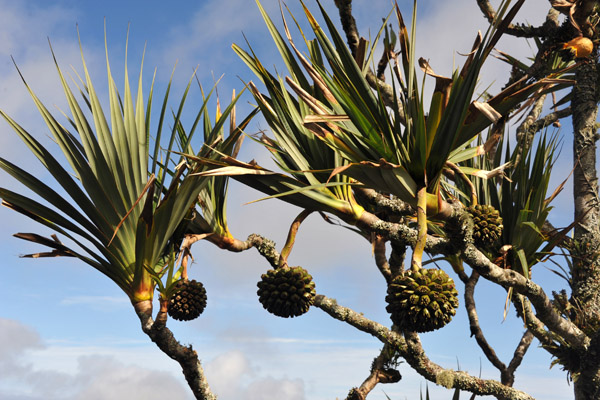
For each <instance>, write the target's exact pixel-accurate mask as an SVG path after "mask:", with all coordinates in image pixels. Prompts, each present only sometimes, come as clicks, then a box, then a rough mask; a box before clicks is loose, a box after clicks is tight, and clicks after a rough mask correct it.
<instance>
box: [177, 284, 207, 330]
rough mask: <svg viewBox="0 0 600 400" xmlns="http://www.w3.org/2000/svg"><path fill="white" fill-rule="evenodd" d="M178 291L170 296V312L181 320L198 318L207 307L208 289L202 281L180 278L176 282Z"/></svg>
mask: <svg viewBox="0 0 600 400" xmlns="http://www.w3.org/2000/svg"><path fill="white" fill-rule="evenodd" d="M175 289H176V291H175V292H174V293H173V294H172V295H171V297H170V298H169V309H168V313H169V315H170V316H171V318H174V319H176V320H179V321H190V320H192V319H196V318H198V316H200V314H202V311H204V309H205V308H206V289H204V285H203V284H202V283H201V282H197V281H195V280H191V281H188V280H180V281H179V282H177V283H176V284H175Z"/></svg>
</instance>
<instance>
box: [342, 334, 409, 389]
mask: <svg viewBox="0 0 600 400" xmlns="http://www.w3.org/2000/svg"><path fill="white" fill-rule="evenodd" d="M394 354H396V350H394V349H393V348H392V346H390V345H389V344H388V343H385V344H384V345H383V348H382V349H381V352H380V353H379V355H378V356H377V357H375V359H374V360H373V365H372V367H371V373H370V374H369V376H368V377H367V379H365V381H364V382H363V383H362V384H361V385H360V387H359V388H353V389H352V390H350V393H348V396H347V397H346V400H365V399H366V398H367V395H368V394H369V393H371V391H372V390H373V389H375V386H377V384H379V383H397V382H400V379H402V375H400V372H398V370H396V369H394V368H386V364H387V363H388V362H389V361H390V360H391V358H392V356H393V355H394Z"/></svg>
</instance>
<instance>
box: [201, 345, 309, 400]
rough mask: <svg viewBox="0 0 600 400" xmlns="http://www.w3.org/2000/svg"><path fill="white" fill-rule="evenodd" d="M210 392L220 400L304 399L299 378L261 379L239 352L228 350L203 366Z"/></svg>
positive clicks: (267, 377)
mask: <svg viewBox="0 0 600 400" xmlns="http://www.w3.org/2000/svg"><path fill="white" fill-rule="evenodd" d="M206 376H207V378H208V381H209V384H210V385H211V388H212V390H213V391H214V392H215V393H216V394H217V395H218V396H219V399H223V400H238V399H244V400H279V399H286V400H303V399H305V396H304V383H303V381H302V380H301V379H298V378H296V379H288V378H285V377H282V378H274V377H272V376H264V377H263V376H260V370H259V369H257V367H256V365H254V363H252V362H251V361H250V359H248V357H247V356H246V355H245V354H244V353H242V352H241V351H230V352H227V353H225V354H222V355H220V356H218V357H216V358H215V359H214V360H212V361H211V362H209V363H208V364H207V365H206Z"/></svg>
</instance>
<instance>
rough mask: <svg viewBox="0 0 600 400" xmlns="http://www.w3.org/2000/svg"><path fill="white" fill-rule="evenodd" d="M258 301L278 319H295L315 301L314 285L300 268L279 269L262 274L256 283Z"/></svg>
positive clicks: (307, 274) (309, 276)
mask: <svg viewBox="0 0 600 400" xmlns="http://www.w3.org/2000/svg"><path fill="white" fill-rule="evenodd" d="M257 286H258V292H257V294H258V300H259V301H260V303H261V304H262V306H263V307H264V308H265V310H267V311H268V312H270V313H272V314H275V315H277V316H279V317H284V318H289V317H297V316H299V315H302V314H304V313H306V312H307V311H308V309H309V308H310V306H311V305H312V304H313V302H314V299H315V294H316V292H315V283H314V282H313V280H312V276H311V275H310V274H309V273H308V272H307V271H306V270H305V269H304V268H302V267H287V266H286V267H280V268H277V269H270V270H268V271H267V272H266V273H265V274H262V276H261V280H260V281H259V282H258V283H257Z"/></svg>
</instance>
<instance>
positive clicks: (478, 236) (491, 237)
mask: <svg viewBox="0 0 600 400" xmlns="http://www.w3.org/2000/svg"><path fill="white" fill-rule="evenodd" d="M468 211H469V213H471V215H472V216H473V240H474V241H475V245H476V246H477V247H481V248H489V247H490V246H492V245H493V244H494V243H496V242H497V241H498V239H500V237H501V236H502V228H503V226H502V217H501V216H500V213H499V212H498V210H496V209H495V208H494V207H492V206H488V205H479V204H478V205H476V206H471V207H469V209H468Z"/></svg>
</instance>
